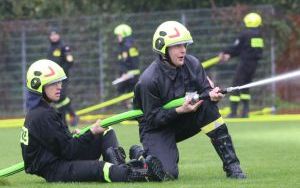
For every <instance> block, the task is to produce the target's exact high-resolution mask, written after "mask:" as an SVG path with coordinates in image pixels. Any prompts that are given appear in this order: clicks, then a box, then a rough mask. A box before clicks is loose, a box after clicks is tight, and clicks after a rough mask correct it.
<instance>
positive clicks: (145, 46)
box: [0, 6, 276, 118]
mask: <svg viewBox="0 0 300 188" xmlns="http://www.w3.org/2000/svg"><path fill="white" fill-rule="evenodd" d="M249 11H257V12H259V13H260V14H261V15H262V17H263V19H264V27H263V32H264V37H265V51H264V58H263V60H262V61H261V62H260V65H259V67H258V70H257V72H256V76H255V80H257V79H260V78H266V77H270V76H271V75H274V74H275V71H274V70H275V64H274V60H275V58H274V49H275V46H274V43H273V40H274V39H273V34H272V30H271V29H270V27H268V26H269V25H270V23H271V22H272V17H273V16H274V9H273V7H272V6H257V7H234V8H233V7H232V8H218V9H197V10H178V11H169V12H147V13H138V14H124V15H99V16H93V17H77V18H62V19H49V20H26V21H3V22H0V28H1V30H0V70H1V74H0V79H1V81H0V117H2V118H6V117H16V116H23V115H24V112H25V110H24V95H25V94H24V93H25V92H24V91H25V76H26V75H25V74H26V70H27V68H28V67H29V65H30V64H31V63H32V62H34V61H36V60H38V59H41V58H45V57H46V54H47V50H48V47H49V41H48V34H49V31H50V29H51V28H53V27H56V28H58V30H59V31H60V33H61V36H62V39H63V41H64V43H65V44H68V45H70V46H71V49H72V51H73V54H74V58H75V64H74V66H73V67H72V68H71V70H70V84H69V88H68V89H69V95H70V97H71V98H72V100H73V103H72V104H73V107H75V109H82V108H84V107H87V106H89V105H94V104H97V103H99V102H101V101H105V100H108V99H111V98H113V97H116V96H117V95H118V94H117V91H116V88H115V87H114V86H112V84H111V82H112V81H113V80H114V79H116V78H117V77H118V65H117V40H116V38H115V36H114V35H113V29H114V27H115V26H116V25H118V24H120V23H127V24H129V25H131V26H132V28H133V35H134V38H135V39H136V43H137V45H138V48H139V51H140V69H141V70H144V69H145V68H146V67H147V66H148V65H149V64H150V63H151V62H152V61H153V59H154V57H155V54H154V53H153V52H152V49H151V45H152V36H153V33H154V31H155V29H156V27H157V26H158V25H159V24H160V23H162V22H164V21H167V20H176V21H179V22H181V23H183V24H185V25H186V26H187V28H188V29H189V30H190V31H191V34H192V36H193V39H194V44H193V45H191V46H189V49H188V50H189V53H191V54H193V55H195V56H196V57H198V58H199V59H200V60H202V61H203V60H206V59H208V58H211V57H214V56H216V55H217V54H218V53H219V52H220V51H221V50H222V49H223V48H224V47H226V46H228V45H230V44H232V43H233V41H234V37H235V36H236V35H237V34H238V32H239V31H240V30H241V29H242V24H241V20H242V18H243V16H244V15H245V14H246V13H247V12H249ZM236 63H238V60H237V59H234V60H232V61H230V62H229V63H226V64H219V65H217V66H214V67H212V68H210V69H209V70H208V73H209V75H210V76H211V77H212V78H213V80H214V81H215V83H216V84H217V85H220V86H222V87H229V86H231V80H232V78H233V74H234V71H235V66H236ZM275 91H276V87H275V85H273V86H272V85H270V86H265V87H263V88H262V87H260V88H254V89H252V90H251V94H252V96H253V101H252V108H253V109H258V108H262V107H265V106H272V105H274V102H275V97H276V96H275V94H276V92H275ZM220 105H221V106H226V105H228V97H227V98H226V99H225V100H224V101H223V102H221V103H220ZM108 109H109V110H114V112H115V110H117V111H122V110H124V109H122V107H120V106H117V107H114V108H108Z"/></svg>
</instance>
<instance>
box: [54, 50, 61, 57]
mask: <svg viewBox="0 0 300 188" xmlns="http://www.w3.org/2000/svg"><path fill="white" fill-rule="evenodd" d="M52 55H53V56H54V57H60V56H61V51H60V49H55V50H54V51H53V53H52Z"/></svg>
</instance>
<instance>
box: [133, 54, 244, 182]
mask: <svg viewBox="0 0 300 188" xmlns="http://www.w3.org/2000/svg"><path fill="white" fill-rule="evenodd" d="M184 61H185V63H184V65H183V66H182V67H177V68H174V67H172V66H170V65H169V64H168V63H167V62H163V61H162V60H161V58H160V59H157V60H156V61H154V62H153V63H152V64H151V65H150V66H149V67H148V68H147V69H146V70H145V71H144V72H143V74H142V75H141V77H140V80H139V82H138V83H137V85H136V88H135V91H134V96H135V98H134V105H135V107H136V108H140V109H142V111H143V112H144V116H143V117H142V118H140V119H139V120H138V121H139V131H140V139H141V142H142V144H143V147H144V149H145V152H146V153H147V154H151V155H154V156H156V157H158V158H159V159H160V160H161V161H162V163H163V166H164V168H165V170H166V172H168V173H169V175H170V176H171V177H173V178H177V177H178V165H177V164H178V161H179V153H178V148H177V145H176V143H177V142H180V141H183V140H185V139H187V138H190V137H192V136H194V135H196V134H197V133H199V132H200V131H201V130H203V132H204V133H206V134H207V135H208V136H209V137H210V138H212V143H213V145H214V146H215V147H216V150H217V151H218V153H219V155H220V156H222V157H223V159H224V160H223V162H224V165H228V164H230V163H234V162H238V158H237V157H236V155H235V153H232V152H231V151H230V150H231V148H229V147H231V144H230V143H231V141H230V142H229V139H230V136H229V134H228V132H227V128H226V126H224V125H225V124H224V121H223V119H222V117H221V115H220V114H219V110H218V107H217V105H216V102H212V101H210V100H205V101H204V102H203V103H202V104H201V106H200V107H199V108H198V110H197V111H196V112H194V113H187V114H180V115H179V114H177V112H176V111H175V109H163V105H164V104H166V103H167V102H169V101H171V100H173V99H176V98H180V97H184V96H185V93H186V92H194V91H197V93H199V94H201V93H208V92H209V91H210V90H211V89H212V88H211V86H210V84H209V81H208V80H207V76H206V73H205V72H204V69H203V67H202V66H201V64H200V63H199V61H198V60H197V59H196V58H195V57H193V56H190V55H187V56H186V57H185V60H184ZM215 130H218V132H217V133H215ZM221 137H222V139H223V141H221V140H222V139H220V138H221ZM226 139H227V142H228V143H229V144H228V146H224V141H225V140H226ZM221 147H223V148H225V149H223V150H221V149H220V148H221ZM229 153H230V157H228V156H229V155H228V154H229ZM225 155H226V156H225ZM224 156H225V157H224Z"/></svg>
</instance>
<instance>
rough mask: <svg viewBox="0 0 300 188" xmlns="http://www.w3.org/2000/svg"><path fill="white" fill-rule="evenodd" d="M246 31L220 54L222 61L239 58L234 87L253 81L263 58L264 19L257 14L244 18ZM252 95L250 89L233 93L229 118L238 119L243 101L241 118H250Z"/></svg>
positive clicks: (250, 14) (230, 98)
mask: <svg viewBox="0 0 300 188" xmlns="http://www.w3.org/2000/svg"><path fill="white" fill-rule="evenodd" d="M244 25H245V29H244V30H243V31H242V32H241V33H240V34H239V36H238V37H237V38H236V39H235V42H234V44H233V45H232V46H230V47H228V48H226V49H224V50H223V52H222V53H220V54H219V56H220V58H221V61H228V60H229V59H230V58H231V57H235V56H239V57H240V63H239V64H238V66H237V68H236V71H235V75H234V77H233V83H232V86H241V85H245V84H248V83H250V82H251V81H252V79H253V77H254V74H255V71H256V67H257V64H258V61H259V60H260V59H261V58H262V52H263V47H264V40H263V38H262V34H261V30H260V26H261V25H262V19H261V17H260V15H259V14H257V13H249V14H247V15H246V16H245V17H244ZM250 99H251V95H250V93H249V89H248V88H247V89H242V90H240V91H235V92H232V94H231V95H230V97H229V100H230V108H231V113H230V114H229V115H228V117H231V118H234V117H237V109H238V104H239V102H240V101H241V102H242V104H243V110H242V113H241V117H243V118H245V117H248V116H249V109H250V107H249V106H250V104H249V101H250Z"/></svg>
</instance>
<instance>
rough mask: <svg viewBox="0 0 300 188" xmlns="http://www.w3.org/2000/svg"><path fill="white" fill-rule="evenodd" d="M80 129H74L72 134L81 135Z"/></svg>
mask: <svg viewBox="0 0 300 188" xmlns="http://www.w3.org/2000/svg"><path fill="white" fill-rule="evenodd" d="M80 132H81V131H80V129H74V130H73V131H72V132H71V133H72V134H80Z"/></svg>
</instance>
